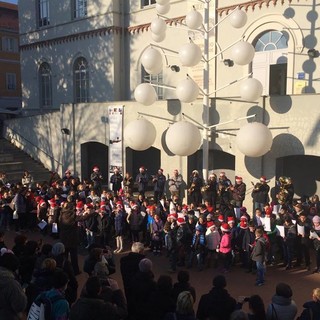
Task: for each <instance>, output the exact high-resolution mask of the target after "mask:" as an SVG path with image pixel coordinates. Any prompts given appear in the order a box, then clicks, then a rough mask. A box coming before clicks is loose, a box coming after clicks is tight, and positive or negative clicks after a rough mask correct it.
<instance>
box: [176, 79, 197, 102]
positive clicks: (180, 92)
mask: <svg viewBox="0 0 320 320" xmlns="http://www.w3.org/2000/svg"><path fill="white" fill-rule="evenodd" d="M199 91H200V90H199V87H198V85H197V84H196V83H195V82H194V81H193V80H192V79H189V78H188V79H184V80H182V81H180V82H179V83H178V85H177V87H176V94H177V97H178V99H179V100H180V101H181V102H186V103H190V102H193V101H195V100H196V99H197V98H198V96H199Z"/></svg>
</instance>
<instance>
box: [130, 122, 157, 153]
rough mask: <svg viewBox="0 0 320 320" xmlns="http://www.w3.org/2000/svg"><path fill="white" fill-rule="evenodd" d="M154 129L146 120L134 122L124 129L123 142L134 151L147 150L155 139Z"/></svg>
mask: <svg viewBox="0 0 320 320" xmlns="http://www.w3.org/2000/svg"><path fill="white" fill-rule="evenodd" d="M156 134H157V133H156V128H155V127H154V125H153V124H152V123H151V122H150V121H148V120H146V119H138V120H134V121H132V122H130V123H128V125H127V126H126V127H125V129H124V140H125V142H126V144H127V146H128V147H130V148H131V149H133V150H136V151H143V150H146V149H149V148H150V147H151V146H152V145H153V143H154V141H155V139H156Z"/></svg>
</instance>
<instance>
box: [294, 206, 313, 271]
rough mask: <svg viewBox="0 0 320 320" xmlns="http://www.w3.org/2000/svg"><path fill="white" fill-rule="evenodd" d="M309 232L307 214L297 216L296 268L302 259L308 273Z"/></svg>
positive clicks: (309, 226)
mask: <svg viewBox="0 0 320 320" xmlns="http://www.w3.org/2000/svg"><path fill="white" fill-rule="evenodd" d="M310 230H311V221H310V220H309V219H308V218H307V214H306V213H305V212H303V213H301V214H300V215H299V216H298V220H297V238H296V253H297V263H296V266H297V267H299V266H300V265H301V263H302V260H303V259H304V263H305V267H306V269H307V270H308V271H310V239H309V237H310Z"/></svg>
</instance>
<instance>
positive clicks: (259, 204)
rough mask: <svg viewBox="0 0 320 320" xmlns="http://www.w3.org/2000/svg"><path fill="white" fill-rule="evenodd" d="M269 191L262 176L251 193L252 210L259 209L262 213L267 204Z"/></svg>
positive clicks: (265, 179)
mask: <svg viewBox="0 0 320 320" xmlns="http://www.w3.org/2000/svg"><path fill="white" fill-rule="evenodd" d="M269 191H270V187H269V186H268V184H267V178H266V177H265V176H262V177H261V178H260V182H258V183H256V184H255V186H254V188H253V190H252V193H251V196H252V199H253V205H254V210H255V209H257V208H260V209H261V210H262V211H263V207H264V205H265V204H266V203H269Z"/></svg>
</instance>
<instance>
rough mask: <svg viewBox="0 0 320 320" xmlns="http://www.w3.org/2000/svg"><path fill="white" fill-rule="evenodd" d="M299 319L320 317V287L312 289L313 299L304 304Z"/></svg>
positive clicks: (309, 319) (308, 319)
mask: <svg viewBox="0 0 320 320" xmlns="http://www.w3.org/2000/svg"><path fill="white" fill-rule="evenodd" d="M303 308H304V310H303V311H302V313H301V315H300V317H299V320H316V319H320V288H315V289H313V290H312V300H311V301H307V302H305V303H304V304H303Z"/></svg>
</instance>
